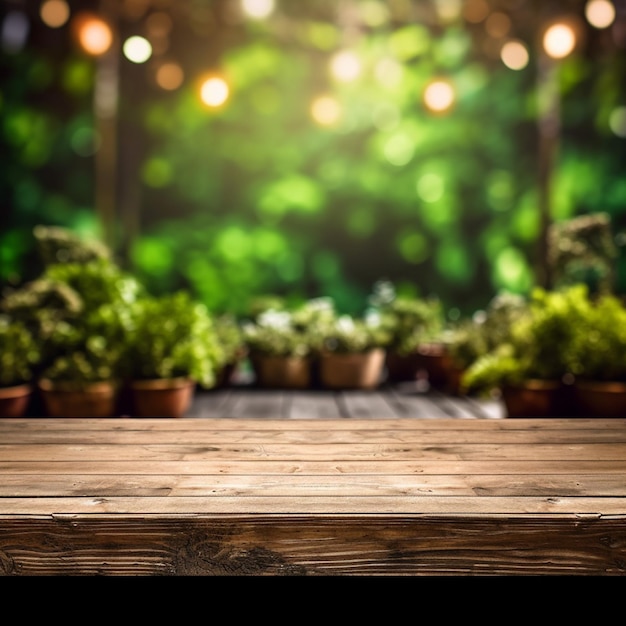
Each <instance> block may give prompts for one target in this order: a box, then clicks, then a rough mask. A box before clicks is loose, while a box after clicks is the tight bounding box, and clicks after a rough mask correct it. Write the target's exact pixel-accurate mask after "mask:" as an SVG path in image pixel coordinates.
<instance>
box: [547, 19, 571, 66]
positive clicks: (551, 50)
mask: <svg viewBox="0 0 626 626" xmlns="http://www.w3.org/2000/svg"><path fill="white" fill-rule="evenodd" d="M575 46H576V34H575V33H574V29H573V28H572V27H571V26H569V25H568V24H562V23H558V24H553V25H552V26H550V27H549V28H548V29H547V30H546V32H545V34H544V36H543V48H544V50H545V51H546V53H547V54H548V56H551V57H552V58H553V59H563V58H565V57H566V56H567V55H568V54H570V53H571V52H572V50H574V48H575Z"/></svg>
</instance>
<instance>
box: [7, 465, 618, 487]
mask: <svg viewBox="0 0 626 626" xmlns="http://www.w3.org/2000/svg"><path fill="white" fill-rule="evenodd" d="M257 463H258V462H257V460H252V461H245V460H240V461H229V460H225V461H221V460H212V461H211V463H210V466H208V465H207V461H206V460H194V461H187V460H177V461H155V460H151V459H142V460H140V461H134V460H130V461H125V460H116V461H115V462H114V463H111V461H108V460H100V461H98V460H89V461H66V460H61V461H49V460H47V459H46V460H37V459H30V460H17V461H11V462H5V461H0V473H2V475H3V476H4V475H5V474H10V475H12V474H16V475H18V474H23V475H30V476H32V477H38V476H41V475H43V474H45V473H46V472H51V473H53V474H84V475H86V474H108V475H117V474H120V475H123V474H129V475H131V474H132V475H142V476H149V475H159V474H175V475H178V476H185V475H195V474H201V475H209V474H211V475H214V474H239V475H245V474H249V473H254V471H255V470H256V469H258V466H257ZM262 469H263V472H262V473H263V474H266V475H267V474H281V475H292V474H301V475H306V476H316V475H328V474H330V475H332V474H339V475H341V476H344V478H346V479H348V478H349V477H350V476H351V475H355V474H359V475H379V476H384V475H391V476H400V475H407V474H408V475H411V474H418V475H428V474H449V475H452V474H467V473H472V474H481V475H483V474H489V475H498V476H503V477H506V480H511V479H512V478H511V477H515V476H517V475H520V474H521V475H524V474H534V475H540V476H541V475H544V474H546V475H552V474H560V475H573V476H577V475H579V474H597V475H611V474H613V473H621V474H622V475H624V474H625V473H626V459H621V460H603V459H595V460H591V461H585V460H579V459H572V460H569V461H568V460H558V461H549V460H548V461H545V460H541V461H540V462H532V461H528V460H511V459H508V460H505V461H503V460H502V459H495V460H491V461H485V460H478V461H473V460H458V459H444V460H437V459H434V460H433V459H421V460H419V461H406V460H403V461H395V460H386V461H380V460H374V461H372V460H367V461H333V462H332V463H328V462H327V461H324V460H317V461H302V460H298V461H274V460H266V461H264V462H263V468H262ZM33 480H35V478H33ZM507 484H508V483H507Z"/></svg>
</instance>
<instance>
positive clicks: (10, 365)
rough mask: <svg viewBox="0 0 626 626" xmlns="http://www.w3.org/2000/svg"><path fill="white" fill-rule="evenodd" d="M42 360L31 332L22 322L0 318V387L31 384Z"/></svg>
mask: <svg viewBox="0 0 626 626" xmlns="http://www.w3.org/2000/svg"><path fill="white" fill-rule="evenodd" d="M40 358H41V355H40V350H39V345H38V342H37V341H36V339H35V337H34V336H33V334H32V333H31V332H30V330H29V329H28V328H27V327H26V326H25V325H24V324H23V323H22V322H19V321H12V320H9V318H8V317H6V316H0V387H13V386H16V385H21V384H25V383H28V382H30V381H31V380H32V379H33V378H34V373H35V369H36V366H37V365H38V363H39V359H40Z"/></svg>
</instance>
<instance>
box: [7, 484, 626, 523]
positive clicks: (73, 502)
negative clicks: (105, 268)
mask: <svg viewBox="0 0 626 626" xmlns="http://www.w3.org/2000/svg"><path fill="white" fill-rule="evenodd" d="M485 511H489V513H488V517H494V516H500V515H537V514H541V515H543V514H548V513H549V514H553V515H563V516H572V517H577V516H581V515H584V516H595V517H600V516H606V515H617V516H622V517H623V518H624V520H626V513H625V512H624V498H621V497H604V496H602V497H585V498H575V497H555V496H515V497H509V496H506V497H500V496H477V495H473V496H472V497H466V496H446V497H436V498H435V497H431V496H424V495H420V496H410V497H404V496H402V497H399V496H377V497H375V498H374V497H369V496H354V495H351V496H345V495H343V496H326V495H323V496H315V497H313V496H308V497H307V496H292V495H291V494H290V493H289V492H288V491H287V490H285V492H284V493H283V496H282V497H278V498H276V497H267V496H256V495H249V496H245V497H244V496H243V495H241V494H240V495H237V496H221V495H213V496H212V497H207V496H202V497H193V496H192V497H188V496H185V497H176V496H163V497H159V496H155V497H149V498H134V497H130V496H122V497H117V496H114V497H107V498H103V497H100V496H97V497H84V496H80V497H76V496H73V497H66V496H62V497H61V496H59V497H48V498H37V497H34V498H10V497H9V498H2V499H0V523H1V521H2V518H3V516H7V517H8V518H11V516H14V515H20V516H24V515H28V516H30V515H50V514H52V515H53V516H55V517H56V516H58V515H85V514H89V515H93V514H96V513H100V514H104V513H107V514H122V515H157V516H163V515H166V516H167V515H226V514H243V515H257V514H268V515H269V514H274V515H326V516H327V515H363V516H372V515H420V516H425V515H443V514H446V515H458V516H468V515H469V516H472V515H485Z"/></svg>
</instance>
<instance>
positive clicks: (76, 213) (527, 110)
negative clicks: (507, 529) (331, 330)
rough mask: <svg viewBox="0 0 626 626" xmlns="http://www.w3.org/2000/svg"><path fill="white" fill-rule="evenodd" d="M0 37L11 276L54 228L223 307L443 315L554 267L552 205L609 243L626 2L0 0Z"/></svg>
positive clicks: (7, 274) (621, 124) (622, 106)
mask: <svg viewBox="0 0 626 626" xmlns="http://www.w3.org/2000/svg"><path fill="white" fill-rule="evenodd" d="M0 43H1V46H2V53H1V55H2V56H1V62H0V120H1V122H0V124H1V125H0V158H1V164H2V165H1V168H0V194H1V196H0V197H1V208H0V220H1V229H0V281H1V283H2V286H3V287H5V288H6V287H8V286H16V285H19V284H21V283H23V282H24V281H27V280H29V279H31V278H33V277H34V276H36V275H37V274H38V273H39V271H40V266H39V262H40V261H39V259H38V257H37V253H36V246H35V241H34V238H33V228H34V227H35V226H36V225H38V224H45V225H59V226H64V227H68V228H71V229H72V230H73V231H76V232H77V233H79V234H81V235H84V236H88V237H98V238H101V239H102V240H104V241H105V242H106V243H107V244H108V245H109V246H111V248H112V250H113V251H114V252H115V255H116V258H117V259H118V261H119V263H120V264H121V265H122V266H123V267H124V268H126V269H128V270H129V271H132V272H133V273H134V274H135V275H136V276H137V277H138V278H139V279H140V280H141V281H142V282H144V284H146V285H147V286H148V288H149V289H150V290H151V291H152V292H153V293H155V294H156V293H164V292H168V291H172V290H175V289H187V290H189V291H190V292H191V293H193V295H194V296H195V297H197V298H198V299H199V300H201V301H203V302H204V303H206V304H207V305H208V306H209V307H210V309H211V310H213V311H216V312H227V311H228V312H234V313H237V314H245V312H246V311H247V310H248V307H249V304H250V301H251V299H253V298H256V297H258V296H261V295H264V294H276V295H280V296H283V297H286V298H293V299H303V298H310V297H317V296H330V297H332V298H333V299H334V300H335V302H336V304H337V307H338V308H339V309H340V310H342V311H345V312H347V313H356V312H360V311H361V310H362V309H363V307H364V304H365V302H366V299H367V296H368V294H370V293H371V291H372V286H373V285H374V283H375V282H377V281H380V280H387V281H391V282H392V283H394V284H395V285H396V286H397V288H398V290H399V291H403V292H405V293H408V294H412V295H416V296H424V297H426V296H436V297H438V298H440V299H441V300H442V302H443V303H444V305H445V309H446V312H447V315H448V316H449V317H450V319H454V318H455V317H458V316H460V315H462V314H465V313H469V312H471V311H473V310H475V309H477V308H481V307H484V305H485V304H486V302H487V301H488V300H489V299H490V298H491V297H492V296H493V295H494V294H495V293H497V292H498V291H501V290H507V291H512V292H515V293H522V294H525V293H528V292H529V290H530V289H531V288H532V287H533V286H534V285H544V286H549V284H550V272H549V268H548V264H547V249H546V241H547V233H548V232H549V229H550V226H551V225H552V224H554V223H558V222H562V221H564V220H569V219H571V218H574V217H577V216H582V215H588V214H594V213H600V212H602V213H606V214H608V215H609V216H610V219H611V224H612V228H613V232H614V233H615V240H616V243H618V244H621V242H622V238H623V235H622V231H623V230H624V228H625V226H626V170H625V164H626V0H613V1H609V0H589V1H587V0H561V1H551V0H532V1H530V0H465V1H461V0H387V1H386V2H383V1H382V0H339V1H335V2H330V1H328V0H81V1H80V2H79V1H72V0H43V1H41V0H2V2H1V14H0ZM616 263H617V267H616V290H617V291H618V292H620V293H623V292H624V291H625V290H626V266H624V264H623V262H622V258H621V254H620V257H619V258H618V259H617V261H616Z"/></svg>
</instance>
